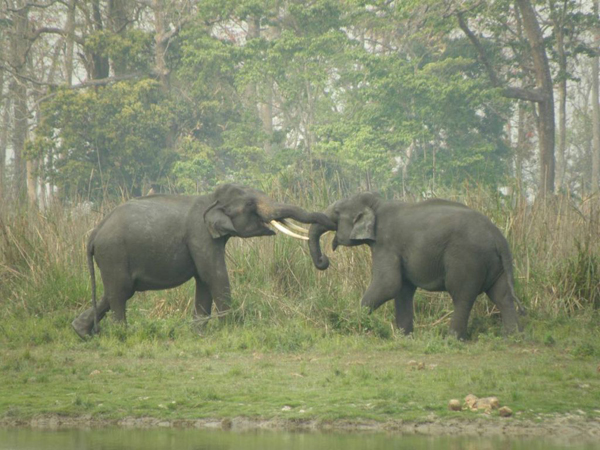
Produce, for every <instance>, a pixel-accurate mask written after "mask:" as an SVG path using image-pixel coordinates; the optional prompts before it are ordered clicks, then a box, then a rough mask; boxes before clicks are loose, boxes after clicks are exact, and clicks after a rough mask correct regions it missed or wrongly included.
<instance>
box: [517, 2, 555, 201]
mask: <svg viewBox="0 0 600 450" xmlns="http://www.w3.org/2000/svg"><path fill="white" fill-rule="evenodd" d="M516 3H517V5H518V7H519V10H520V11H521V16H522V18H523V27H524V29H525V34H526V35H527V40H528V41H529V45H530V47H531V56H532V58H533V66H534V72H535V80H536V85H537V88H538V90H539V91H540V93H541V95H542V100H541V101H539V102H538V112H539V121H538V138H539V141H540V179H539V184H538V191H539V194H540V195H542V196H545V195H547V194H551V193H552V192H554V176H555V174H554V171H555V160H554V133H555V129H554V128H555V125H554V124H555V122H554V90H553V86H552V76H551V74H550V65H549V64H548V57H547V55H546V49H545V47H544V39H543V35H542V30H541V29H540V25H539V23H538V21H537V18H536V16H535V10H534V9H533V7H532V5H531V2H530V1H529V0H516Z"/></svg>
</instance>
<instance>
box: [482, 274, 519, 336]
mask: <svg viewBox="0 0 600 450" xmlns="http://www.w3.org/2000/svg"><path fill="white" fill-rule="evenodd" d="M486 294H487V296H488V297H489V299H490V300H491V301H492V302H493V303H494V304H495V305H496V306H497V307H498V309H499V310H500V314H501V316H502V325H503V327H504V332H505V333H506V334H512V333H515V332H516V331H518V330H519V320H518V316H517V309H516V307H515V299H514V297H513V294H512V289H511V288H510V285H509V284H508V277H507V276H506V273H503V274H502V275H501V276H500V277H499V278H498V279H497V280H496V282H495V283H494V285H493V286H492V287H491V288H490V289H489V290H488V291H486Z"/></svg>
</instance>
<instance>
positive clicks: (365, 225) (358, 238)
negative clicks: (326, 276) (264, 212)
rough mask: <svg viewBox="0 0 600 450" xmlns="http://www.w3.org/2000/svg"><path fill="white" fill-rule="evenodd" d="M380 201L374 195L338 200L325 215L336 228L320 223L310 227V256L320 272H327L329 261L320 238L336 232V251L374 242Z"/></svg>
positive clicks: (358, 195)
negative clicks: (323, 251)
mask: <svg viewBox="0 0 600 450" xmlns="http://www.w3.org/2000/svg"><path fill="white" fill-rule="evenodd" d="M379 201H380V199H379V197H378V196H377V195H375V194H373V193H371V192H365V193H362V194H357V195H354V196H352V197H350V198H347V199H344V200H339V201H337V202H335V203H334V204H332V205H331V206H329V207H328V208H327V209H326V210H325V212H324V214H325V216H327V218H328V219H329V220H330V221H331V222H332V223H333V224H334V226H333V227H328V226H327V225H323V224H321V223H316V224H313V225H311V227H310V230H309V247H310V255H311V257H312V260H313V263H314V264H315V267H316V268H317V269H319V270H325V269H327V268H328V267H329V258H327V256H326V255H323V253H322V252H321V244H320V239H321V236H322V235H323V233H325V232H327V231H332V230H335V231H336V234H335V237H334V239H333V250H334V251H335V249H336V248H337V247H338V245H345V246H348V247H351V246H355V245H361V244H368V243H370V242H374V241H375V225H376V221H377V218H376V210H377V206H378V204H379Z"/></svg>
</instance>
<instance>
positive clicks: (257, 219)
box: [204, 184, 332, 240]
mask: <svg viewBox="0 0 600 450" xmlns="http://www.w3.org/2000/svg"><path fill="white" fill-rule="evenodd" d="M285 219H294V220H296V221H298V222H302V223H311V224H312V223H318V224H320V225H321V226H325V227H331V226H332V224H331V221H330V220H329V219H328V218H327V217H326V216H325V215H324V214H322V213H310V212H307V211H305V210H303V209H302V208H300V207H298V206H294V205H289V204H285V203H277V202H274V201H273V200H271V199H270V198H269V197H268V196H267V195H266V194H264V193H263V192H261V191H259V190H256V189H252V188H248V187H245V186H241V185H237V184H225V185H222V186H219V187H218V188H217V189H216V191H215V192H214V194H213V202H212V204H211V205H210V206H209V207H208V209H206V211H205V212H204V221H205V223H206V225H207V228H208V230H209V232H210V234H211V236H212V237H213V238H215V239H217V238H221V237H225V236H239V237H245V238H246V237H254V236H272V235H274V234H275V232H274V231H273V230H272V229H271V228H270V227H269V226H268V225H272V226H274V227H275V228H277V229H279V230H280V231H282V232H283V233H286V234H288V235H290V236H293V237H296V238H299V239H305V240H308V238H307V237H306V236H303V235H299V234H297V233H295V232H293V231H291V230H290V229H289V228H296V229H297V231H302V232H304V233H306V234H307V233H308V230H305V229H303V228H301V227H298V226H297V225H294V224H293V223H291V222H288V221H286V220H285Z"/></svg>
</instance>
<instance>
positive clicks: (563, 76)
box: [548, 0, 568, 192]
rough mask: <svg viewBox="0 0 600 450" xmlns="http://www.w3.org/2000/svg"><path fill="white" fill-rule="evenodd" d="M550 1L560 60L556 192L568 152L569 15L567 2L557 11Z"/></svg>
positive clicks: (560, 188)
mask: <svg viewBox="0 0 600 450" xmlns="http://www.w3.org/2000/svg"><path fill="white" fill-rule="evenodd" d="M554 1H555V0H550V1H549V2H548V5H549V6H550V16H551V18H552V27H553V29H554V35H555V36H556V53H557V59H558V75H557V82H558V147H557V149H556V150H557V152H556V191H557V192H560V191H561V190H562V188H563V183H564V177H565V172H566V151H567V54H566V51H565V20H566V19H565V18H566V14H567V7H568V4H567V2H562V8H559V9H558V10H557V8H556V5H555V3H554Z"/></svg>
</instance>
